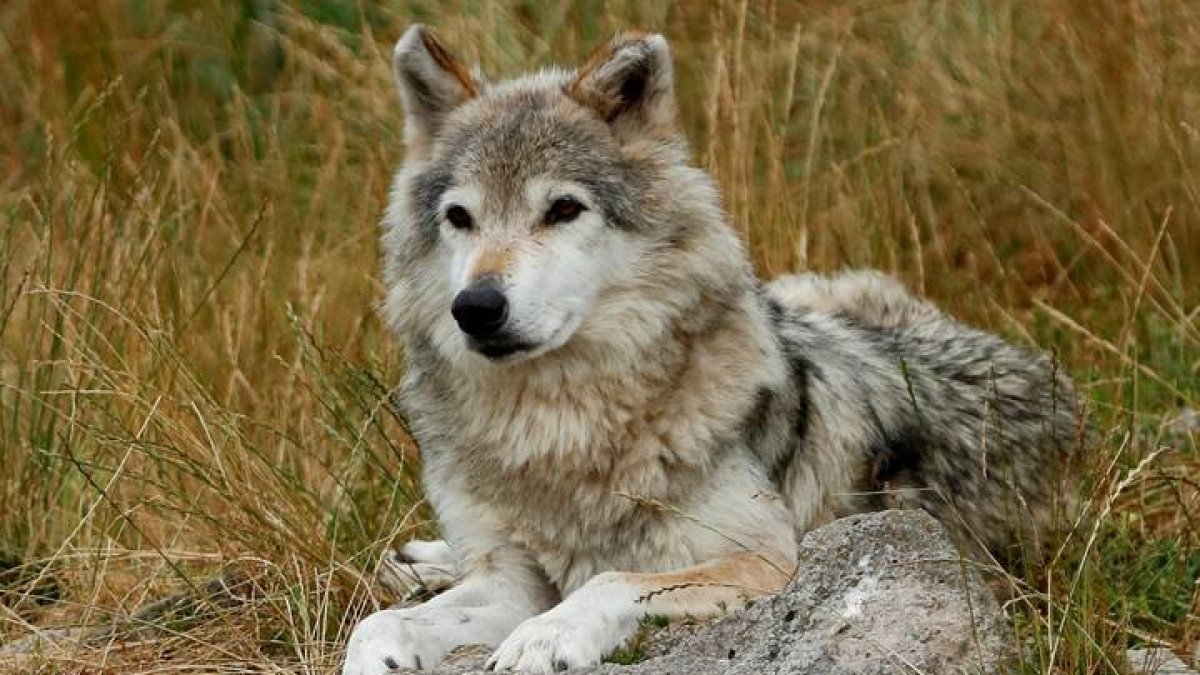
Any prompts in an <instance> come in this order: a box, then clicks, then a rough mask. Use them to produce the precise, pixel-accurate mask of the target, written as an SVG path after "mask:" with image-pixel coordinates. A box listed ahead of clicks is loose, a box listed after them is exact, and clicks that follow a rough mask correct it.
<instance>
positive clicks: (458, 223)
mask: <svg viewBox="0 0 1200 675" xmlns="http://www.w3.org/2000/svg"><path fill="white" fill-rule="evenodd" d="M446 220H448V221H450V225H452V226H453V227H454V229H456V230H469V229H471V228H472V227H474V226H475V221H473V220H471V214H470V213H467V210H466V209H464V208H463V207H461V206H451V207H450V208H448V209H446Z"/></svg>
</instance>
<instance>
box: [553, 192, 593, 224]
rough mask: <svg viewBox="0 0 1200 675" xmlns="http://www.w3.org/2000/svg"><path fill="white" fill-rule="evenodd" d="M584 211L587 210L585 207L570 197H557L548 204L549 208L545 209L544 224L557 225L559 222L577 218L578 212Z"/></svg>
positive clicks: (567, 221)
mask: <svg viewBox="0 0 1200 675" xmlns="http://www.w3.org/2000/svg"><path fill="white" fill-rule="evenodd" d="M584 211H587V207H586V206H584V205H583V204H580V203H579V202H577V201H575V200H574V199H572V198H571V197H559V198H558V199H555V200H554V203H553V204H551V205H550V210H549V211H546V224H547V225H558V224H559V223H569V222H571V221H572V220H575V219H576V218H578V217H579V214H581V213H583V212H584Z"/></svg>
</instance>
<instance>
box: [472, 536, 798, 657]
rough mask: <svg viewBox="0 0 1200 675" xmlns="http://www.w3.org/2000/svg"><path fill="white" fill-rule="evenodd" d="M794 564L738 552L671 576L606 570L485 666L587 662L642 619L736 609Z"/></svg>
mask: <svg viewBox="0 0 1200 675" xmlns="http://www.w3.org/2000/svg"><path fill="white" fill-rule="evenodd" d="M794 566H795V564H794V562H792V561H774V560H771V559H769V558H767V557H765V556H761V555H758V554H754V553H739V554H735V555H731V556H728V557H724V558H719V559H716V560H713V561H711V562H708V563H705V564H702V565H698V566H696V567H691V568H688V569H684V570H679V571H677V572H670V573H658V574H638V573H630V572H606V573H604V574H600V575H597V576H596V577H594V578H592V580H591V581H589V582H587V583H586V584H584V585H583V586H582V587H580V588H579V589H578V590H577V591H575V592H574V593H572V594H571V595H570V596H568V597H567V599H566V600H564V601H563V602H562V603H560V604H559V605H558V606H557V607H555V608H554V609H551V610H550V611H548V612H546V613H544V614H541V615H539V616H536V617H534V618H532V619H529V620H528V621H525V622H524V623H522V624H521V625H520V626H519V627H517V629H516V630H515V631H513V633H512V635H510V636H508V638H507V639H506V640H504V642H503V643H502V644H501V645H500V648H499V649H497V650H496V652H495V653H494V654H493V655H492V656H491V658H490V659H489V660H488V667H489V668H494V669H497V670H503V669H516V670H520V671H528V672H535V673H548V672H553V671H557V670H566V669H567V668H577V667H582V666H589V665H594V664H597V663H599V662H600V659H602V658H603V657H604V656H606V655H608V654H610V653H611V652H612V651H613V650H615V649H617V648H618V647H620V646H621V645H622V644H624V643H625V641H626V640H628V639H629V638H630V637H631V636H632V635H633V634H634V633H635V632H636V630H637V627H638V622H639V621H640V620H641V619H642V618H643V617H645V616H647V615H664V616H666V617H668V618H682V617H685V616H692V617H704V616H714V615H717V614H720V613H722V612H726V611H730V610H735V609H738V608H740V607H742V606H743V605H744V604H745V602H746V601H747V600H748V599H750V598H755V597H759V596H763V595H768V594H771V593H775V592H778V591H779V590H780V589H781V588H783V586H784V585H785V584H786V583H787V581H788V579H789V578H790V577H791V574H792V571H793V568H794Z"/></svg>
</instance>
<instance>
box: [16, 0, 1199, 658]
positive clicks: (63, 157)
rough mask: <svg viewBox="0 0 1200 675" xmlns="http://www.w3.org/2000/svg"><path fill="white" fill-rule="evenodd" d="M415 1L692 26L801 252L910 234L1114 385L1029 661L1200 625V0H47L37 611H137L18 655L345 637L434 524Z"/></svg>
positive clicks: (37, 314) (546, 43)
mask: <svg viewBox="0 0 1200 675" xmlns="http://www.w3.org/2000/svg"><path fill="white" fill-rule="evenodd" d="M414 20H420V21H424V22H427V23H430V24H432V25H434V26H435V27H436V28H437V29H438V30H439V32H440V34H441V35H442V36H443V38H444V39H445V41H446V42H447V43H449V44H452V45H455V46H456V47H457V48H458V49H459V51H460V53H462V54H463V55H464V57H465V58H467V59H468V60H470V61H477V62H479V63H480V64H481V65H482V66H483V68H484V69H485V71H487V72H489V73H492V74H512V73H516V72H518V71H521V70H524V69H527V68H530V67H534V66H538V65H544V64H547V63H550V62H560V63H571V62H574V61H577V60H578V59H580V58H581V57H582V56H584V55H585V54H586V53H587V51H588V50H589V49H590V48H591V47H592V46H593V45H594V44H596V43H597V42H599V41H602V40H604V39H606V38H607V37H609V36H610V35H611V34H612V33H613V32H615V31H616V30H618V29H620V28H627V27H641V28H645V29H650V30H656V31H662V32H665V33H666V34H667V35H668V37H669V38H670V39H671V44H672V48H673V50H674V52H675V56H676V60H677V72H678V78H679V87H680V98H681V101H682V104H683V110H682V113H683V117H684V122H685V125H686V127H687V131H688V132H689V135H690V137H691V138H692V139H693V141H694V143H693V145H694V155H695V157H696V161H697V162H699V163H701V164H703V165H705V166H706V167H707V168H709V169H710V170H712V171H713V173H714V174H715V175H716V177H717V178H718V180H719V181H720V183H721V187H722V189H723V194H724V197H725V206H726V208H727V210H728V211H729V213H730V215H731V216H732V219H733V222H734V223H735V225H736V227H738V228H739V230H740V231H741V232H742V233H743V234H744V235H745V237H746V239H747V241H748V245H749V249H750V251H751V252H752V255H753V257H754V260H755V262H756V264H757V265H758V267H759V269H760V271H761V272H762V273H763V274H764V275H771V274H776V273H780V272H784V271H788V270H794V269H814V270H836V269H839V268H842V267H860V266H871V267H879V268H882V269H885V270H887V271H889V272H892V273H894V274H896V275H898V276H900V277H902V278H903V279H905V280H906V281H907V282H908V283H910V284H911V285H912V286H913V287H915V288H916V289H918V290H920V291H922V292H924V293H925V294H927V295H929V296H930V297H932V298H934V299H935V300H936V301H938V302H939V303H940V304H941V305H943V306H944V307H946V308H947V309H949V310H950V311H952V312H954V313H955V314H957V315H959V316H961V317H963V318H964V319H967V320H969V321H971V322H974V323H976V324H978V325H981V326H984V327H987V328H989V329H992V330H996V331H998V332H1001V333H1003V334H1005V335H1007V336H1008V337H1010V338H1012V339H1014V340H1017V341H1019V342H1023V343H1028V344H1034V345H1037V346H1039V347H1041V348H1042V349H1045V350H1050V351H1053V352H1055V353H1057V354H1058V355H1059V356H1060V357H1061V358H1062V360H1063V362H1064V363H1065V364H1066V366H1067V367H1068V368H1069V370H1070V371H1071V372H1072V373H1073V374H1074V375H1075V376H1076V378H1077V379H1078V380H1079V381H1080V382H1081V383H1082V384H1083V385H1084V388H1085V389H1086V390H1087V392H1088V395H1089V397H1090V400H1091V401H1092V409H1093V414H1094V417H1095V419H1096V421H1097V423H1098V425H1099V427H1100V429H1101V430H1102V432H1103V436H1104V443H1103V445H1102V447H1100V448H1099V449H1098V450H1097V452H1096V454H1095V457H1094V458H1092V461H1091V462H1090V470H1091V472H1092V476H1093V477H1094V480H1093V483H1094V488H1093V490H1092V492H1091V493H1090V494H1089V495H1085V498H1086V499H1088V500H1089V503H1090V511H1091V512H1092V513H1093V514H1095V515H1098V516H1100V517H1099V519H1098V520H1097V522H1096V524H1095V525H1094V526H1089V528H1087V529H1086V530H1085V531H1082V532H1080V533H1078V536H1077V537H1076V539H1077V541H1074V542H1069V543H1068V545H1067V546H1066V547H1065V548H1064V550H1063V554H1062V555H1061V556H1059V557H1058V558H1057V559H1056V560H1055V561H1054V563H1053V564H1052V565H1051V566H1050V568H1049V569H1046V570H1012V571H1010V572H1011V574H1012V576H1011V583H1013V584H1014V585H1015V587H1016V588H1017V589H1018V593H1017V595H1016V598H1015V599H1014V600H1013V601H1012V602H1011V603H1010V604H1009V605H1008V610H1009V611H1010V613H1011V614H1012V616H1013V618H1014V622H1015V625H1016V626H1017V629H1018V631H1019V633H1020V637H1021V638H1022V641H1023V644H1024V646H1025V647H1026V657H1025V662H1024V668H1025V669H1026V670H1027V671H1028V672H1031V673H1032V672H1038V673H1058V672H1072V673H1076V672H1078V673H1105V672H1119V671H1120V670H1121V669H1122V668H1123V667H1124V665H1123V661H1122V656H1121V654H1122V652H1123V649H1124V648H1125V647H1126V646H1129V645H1132V644H1138V643H1154V644H1159V643H1161V644H1167V645H1171V646H1174V647H1177V648H1180V649H1186V648H1188V647H1189V646H1190V645H1191V644H1192V643H1193V641H1195V639H1196V637H1197V633H1198V631H1200V619H1198V615H1200V592H1198V588H1200V587H1198V586H1197V584H1196V578H1197V574H1198V573H1200V546H1198V537H1200V532H1198V530H1197V520H1196V519H1197V515H1198V513H1197V512H1198V509H1200V448H1198V447H1197V446H1198V432H1197V431H1196V429H1195V427H1194V426H1192V427H1191V428H1190V430H1189V428H1188V425H1186V424H1181V423H1175V422H1173V420H1175V419H1176V418H1177V417H1178V416H1179V415H1180V414H1181V413H1183V412H1184V411H1186V410H1188V409H1192V410H1194V409H1196V408H1197V407H1200V112H1198V111H1200V84H1198V83H1200V6H1198V5H1196V4H1195V3H1192V2H1188V1H1187V0H1156V1H1153V2H1151V1H1150V0H1145V1H1131V2H1124V1H1121V0H1089V1H1085V0H996V1H995V2H975V1H964V2H935V1H933V0H924V1H917V0H912V1H906V2H881V1H879V0H876V1H873V2H866V1H863V2H854V1H846V2H840V3H781V2H774V3H767V2H754V3H749V2H740V3H739V2H732V1H727V0H707V1H706V2H697V3H690V2H689V3H678V4H676V3H668V2H662V1H659V0H641V1H639V2H615V3H602V2H591V1H589V2H584V3H559V4H551V3H545V4H542V3H530V2H521V1H513V2H496V3H491V2H483V3H480V2H468V1H465V0H463V1H459V2H451V3H435V2H403V3H401V2H390V3H367V2H361V3H357V2H349V1H346V2H335V1H333V0H297V1H296V2H293V3H289V4H284V3H275V2H270V1H269V0H243V1H242V2H234V1H233V0H223V1H221V2H211V3H188V2H174V1H173V2H163V3H158V2H147V1H145V0H96V1H95V2H90V3H77V2H66V1H64V0H37V1H35V0H9V1H8V2H6V3H3V4H2V5H0V642H2V641H6V640H11V639H17V638H21V637H24V636H27V635H29V634H31V633H32V632H34V631H36V630H44V629H46V628H49V627H63V626H94V625H105V624H110V623H111V622H113V621H117V622H118V624H117V625H118V626H120V627H123V628H122V630H118V631H115V632H113V633H111V634H107V637H108V638H114V639H98V638H95V636H93V638H94V639H91V640H88V641H86V642H85V643H83V644H74V643H72V642H70V641H69V640H68V641H63V643H62V645H61V648H57V649H55V648H50V649H47V650H46V651H45V652H44V653H42V654H40V655H39V656H37V657H36V658H33V659H29V658H21V659H16V658H12V657H2V656H0V670H2V669H4V668H11V669H12V670H13V672H27V671H28V670H29V669H40V670H41V671H44V672H72V673H74V672H89V673H90V672H121V673H137V672H160V671H162V670H164V669H170V668H177V669H181V670H186V669H189V668H192V669H194V670H199V671H205V672H214V671H222V672H243V671H246V672H258V671H287V672H296V671H302V672H330V671H331V670H332V669H333V667H334V666H335V664H336V662H337V658H338V656H339V653H338V652H339V649H340V644H341V641H342V640H344V636H345V634H346V631H347V629H348V627H349V626H350V625H351V624H352V622H353V620H354V617H356V616H359V615H361V614H362V612H364V611H366V610H367V609H368V608H369V607H370V606H372V605H373V603H375V602H385V601H387V600H388V598H387V597H386V595H385V594H383V593H382V592H381V591H380V590H379V589H378V588H377V587H376V586H375V585H374V584H373V582H372V581H371V575H372V572H373V569H374V565H375V564H376V561H377V560H378V557H379V555H380V553H381V552H382V551H383V550H384V549H385V548H386V547H387V546H388V545H389V543H390V542H391V541H392V540H394V539H397V538H400V539H403V538H405V537H409V536H412V535H413V534H416V533H424V534H429V533H431V531H430V527H431V526H430V523H429V513H428V512H427V510H426V509H425V508H424V505H423V503H422V501H421V497H420V492H419V487H418V485H417V483H416V480H415V474H416V471H415V463H416V459H417V455H416V449H415V447H414V445H413V443H412V442H411V439H410V438H409V437H408V436H407V434H406V433H405V430H404V424H403V420H402V419H399V418H398V417H396V415H395V414H394V412H393V411H392V410H391V409H390V408H389V407H388V405H387V397H388V393H389V390H390V388H391V387H392V386H393V384H394V383H395V382H397V381H398V379H399V375H400V369H401V363H402V360H401V356H402V355H401V354H400V353H399V350H398V348H397V346H396V345H395V344H394V343H393V342H392V341H391V340H390V339H389V338H388V336H387V335H386V333H385V331H384V330H383V329H382V327H381V326H380V325H379V323H378V320H377V319H376V317H375V314H374V305H375V303H376V302H377V301H378V299H379V298H380V295H381V289H380V288H379V285H378V284H379V282H378V276H377V273H376V272H377V270H376V267H377V265H376V257H377V249H376V234H377V231H376V223H377V221H378V218H379V215H380V213H381V210H382V207H383V203H384V199H385V195H386V190H387V186H388V181H389V175H390V171H391V170H392V169H393V167H394V166H395V165H396V163H397V162H398V160H399V159H400V156H401V151H402V146H401V141H400V133H401V128H400V125H401V121H402V117H401V114H400V112H399V109H398V104H397V100H396V97H395V95H394V93H393V88H392V84H391V78H390V74H389V68H388V59H387V55H388V54H389V53H390V44H391V42H392V41H393V40H394V39H395V38H396V36H398V35H399V33H400V32H401V30H402V29H403V27H404V26H406V25H407V24H408V23H410V22H411V21H414ZM222 571H223V572H224V573H225V576H224V578H226V579H234V580H237V583H236V584H235V585H234V587H232V588H226V589H217V590H216V591H214V590H213V589H212V588H210V587H209V586H206V585H205V581H206V580H208V579H211V578H212V577H213V576H214V575H217V574H218V573H220V572H222ZM180 591H184V592H187V593H190V594H191V596H192V597H191V599H190V600H189V601H188V602H187V603H183V604H180V605H178V606H176V607H174V608H172V609H171V611H166V612H159V613H155V614H153V615H148V614H145V613H142V614H135V611H136V610H137V609H138V608H139V607H142V606H143V605H145V604H146V603H147V602H148V601H150V600H152V599H155V598H159V597H163V596H165V595H170V594H171V593H176V592H180ZM147 624H153V627H154V628H155V629H154V630H147V628H148V625H147ZM6 659H7V660H6Z"/></svg>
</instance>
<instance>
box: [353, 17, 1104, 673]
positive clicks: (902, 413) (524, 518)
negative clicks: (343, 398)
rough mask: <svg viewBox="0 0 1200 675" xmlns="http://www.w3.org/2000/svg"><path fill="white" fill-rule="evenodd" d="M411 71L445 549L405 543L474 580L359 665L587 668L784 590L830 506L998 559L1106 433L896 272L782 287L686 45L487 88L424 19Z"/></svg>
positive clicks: (393, 614)
mask: <svg viewBox="0 0 1200 675" xmlns="http://www.w3.org/2000/svg"><path fill="white" fill-rule="evenodd" d="M395 71H396V77H397V81H398V83H399V87H400V92H401V96H402V99H403V102H404V107H405V111H406V114H407V121H406V137H407V145H408V153H407V155H406V157H405V162H404V166H403V167H402V169H401V170H400V172H399V174H398V175H397V178H396V181H395V186H394V189H393V192H392V199H391V203H390V205H389V208H388V212H387V214H386V217H385V219H384V233H383V242H384V251H385V256H386V260H385V280H386V284H387V288H388V295H387V298H386V302H385V310H384V314H385V317H386V320H387V321H388V323H389V324H390V325H391V326H392V327H393V328H394V329H395V331H396V332H397V334H398V335H399V337H400V338H401V340H402V341H403V343H404V346H405V348H406V350H407V359H408V371H407V377H406V380H405V382H404V385H403V387H402V393H401V396H400V399H401V400H400V404H401V405H402V406H403V408H404V409H405V412H406V414H407V415H408V416H409V419H410V420H412V424H413V431H414V432H415V434H416V437H417V438H418V440H419V441H420V444H421V449H422V457H423V459H424V471H425V475H424V483H425V489H426V491H427V493H428V496H429V499H430V501H431V503H432V504H433V507H434V509H435V510H436V512H437V515H438V519H439V523H440V525H441V528H442V531H443V534H444V536H445V543H437V544H422V545H414V546H412V547H408V548H407V549H406V551H407V552H408V553H409V556H408V557H409V558H410V559H411V561H412V562H414V563H415V564H435V563H436V564H448V565H452V566H453V567H454V568H455V570H456V575H457V577H458V578H459V581H458V583H456V584H455V585H454V586H453V588H451V589H450V590H448V591H446V592H445V593H443V594H442V595H439V596H437V597H435V598H434V599H433V600H431V601H429V602H427V603H425V604H423V605H419V606H416V607H410V608H404V609H387V610H383V611H381V612H378V613H376V614H374V615H371V616H370V617H368V618H367V619H365V620H364V621H363V622H362V623H361V624H359V626H358V627H357V628H356V629H355V631H354V633H353V635H352V636H351V639H350V642H349V644H348V647H347V650H348V651H347V659H346V665H345V667H344V673H346V674H347V675H364V674H367V673H382V672H389V671H390V670H392V669H395V668H402V667H418V668H419V667H431V666H433V665H435V664H436V663H437V662H438V661H439V660H440V659H441V658H442V657H443V656H444V655H445V654H446V653H447V652H448V651H449V650H451V649H453V648H454V647H456V646H458V645H461V644H468V643H485V644H489V645H493V646H495V647H496V651H495V653H494V654H493V656H492V658H491V661H490V665H492V666H493V667H497V668H500V669H509V668H512V669H518V670H526V671H534V672H546V671H552V670H558V669H563V668H567V667H575V666H583V665H589V664H593V663H596V662H598V661H599V660H600V659H601V658H602V657H604V656H605V655H606V654H608V653H609V652H611V651H612V650H613V649H615V648H617V647H619V646H620V645H621V643H622V642H623V641H624V640H626V639H627V638H628V637H629V636H630V635H631V634H632V633H633V632H634V630H635V629H636V625H637V622H638V620H639V619H640V618H641V617H643V616H645V615H647V614H665V615H668V616H683V615H692V616H702V615H711V614H713V613H716V612H719V611H724V610H728V609H732V608H735V607H737V606H738V605H739V604H740V603H742V602H744V600H745V599H746V598H748V597H754V596H758V595H762V594H766V593H771V592H774V591H776V590H778V589H779V588H781V587H782V586H783V585H784V584H785V583H786V581H787V579H788V578H789V576H790V575H791V573H792V571H793V569H794V567H795V544H796V538H797V536H799V535H800V534H802V533H804V532H805V531H807V530H808V529H811V528H812V527H813V526H814V525H815V524H817V523H819V522H820V521H822V520H823V519H827V518H829V517H832V516H836V515H842V514H846V513H852V512H856V511H862V510H867V509H877V508H885V507H889V506H913V507H920V508H924V509H927V510H928V511H930V512H931V513H933V514H934V515H936V516H937V517H938V518H940V519H941V520H942V521H943V522H945V523H946V524H947V525H948V526H950V527H951V528H952V529H953V531H955V532H956V533H957V535H958V538H959V541H960V542H962V544H963V546H964V547H967V549H969V550H971V551H972V552H973V553H978V554H979V555H986V553H985V552H986V551H989V550H990V551H992V552H995V553H1003V552H1005V551H1006V550H1007V548H1008V547H1009V546H1010V545H1012V544H1013V543H1014V542H1019V541H1027V540H1028V537H1036V536H1037V535H1038V534H1039V533H1040V532H1041V531H1042V530H1044V529H1045V528H1047V527H1050V526H1052V525H1054V524H1055V523H1056V522H1059V519H1060V518H1061V515H1062V513H1061V509H1060V506H1061V504H1060V503H1059V502H1060V500H1059V499H1058V498H1059V497H1061V496H1063V495H1069V494H1070V493H1071V490H1070V485H1071V476H1072V472H1071V471H1070V468H1071V465H1072V463H1073V459H1074V458H1075V457H1076V456H1077V455H1078V452H1077V449H1078V448H1080V447H1081V445H1082V443H1081V439H1083V438H1084V437H1085V435H1086V434H1085V433H1084V431H1083V430H1084V429H1085V428H1086V425H1084V424H1083V422H1082V412H1081V409H1080V405H1079V402H1078V401H1077V398H1076V396H1075V394H1074V392H1073V389H1072V386H1071V384H1070V382H1069V381H1068V380H1067V378H1066V377H1065V376H1064V375H1063V374H1062V373H1061V372H1060V371H1059V369H1058V368H1057V366H1056V364H1055V363H1053V362H1052V361H1051V360H1050V359H1047V358H1046V357H1044V356H1039V355H1035V354H1033V353H1030V352H1029V351H1026V350H1024V349H1021V348H1018V347H1015V346H1012V345H1009V344H1007V343H1005V342H1004V341H1002V340H1000V339H999V338H996V337H993V336H991V335H988V334H986V333H983V332H980V331H977V330H974V329H971V328H969V327H966V326H964V325H962V324H960V323H958V322H956V321H954V320H953V319H951V318H949V317H947V316H945V315H944V314H942V313H941V312H940V311H938V310H937V309H936V308H934V307H933V306H932V305H930V304H928V303H926V302H924V301H921V300H918V299H916V298H914V297H912V296H911V295H909V294H908V293H907V292H906V291H905V290H904V288H903V287H902V286H901V285H900V284H899V283H897V282H896V281H894V280H892V279H890V278H888V277H885V276H882V275H880V274H877V273H873V272H854V273H847V274H843V275H841V276H837V277H833V278H822V277H816V276H792V277H784V278H781V279H778V280H776V281H774V282H772V283H770V284H767V285H765V286H764V285H762V284H761V283H760V282H759V281H758V280H757V279H756V278H755V277H754V274H753V272H752V270H751V268H750V265H749V263H748V261H747V259H746V256H745V254H744V252H743V249H742V245H741V243H740V242H739V240H738V238H737V236H736V234H735V233H734V231H733V229H732V228H730V227H729V225H728V224H727V222H726V219H725V215H724V214H723V212H722V211H721V208H720V200H719V198H718V195H717V192H716V190H715V188H714V186H713V183H712V181H711V179H710V178H709V177H708V176H707V175H706V174H705V173H704V172H703V171H702V170H700V169H697V168H695V167H693V166H691V164H690V162H689V156H688V150H687V144H686V141H685V139H684V138H683V136H682V134H681V132H680V130H679V128H678V126H677V123H676V100H675V96H674V87H673V77H672V69H671V60H670V55H669V51H668V47H667V43H666V41H665V40H664V39H663V38H662V37H660V36H645V35H624V36H619V37H618V38H617V39H615V40H614V41H613V42H612V43H611V44H609V45H606V46H605V47H604V48H602V49H600V50H599V51H597V52H596V54H595V55H594V56H593V57H592V58H591V59H590V60H589V61H588V62H587V63H585V64H584V65H582V66H581V67H580V68H578V69H576V70H573V71H567V70H557V69H551V70H545V71H542V72H539V73H536V74H534V75H531V76H527V77H524V78H520V79H516V80H511V81H505V82H499V83H490V82H485V81H483V80H482V78H481V77H480V76H478V75H477V74H474V73H472V72H470V71H468V70H467V69H466V68H464V67H463V66H462V65H461V64H460V63H459V62H458V61H457V60H455V59H454V58H453V57H452V56H451V55H450V54H449V52H448V51H447V50H446V49H445V47H443V46H442V45H441V44H440V43H438V42H437V41H436V40H435V39H434V38H433V37H432V35H431V34H430V33H429V32H428V31H427V30H425V29H423V28H421V27H414V28H412V29H410V30H409V31H408V32H407V33H406V34H405V35H404V37H403V38H401V40H400V42H399V43H398V44H397V46H396V52H395ZM1013 523H1022V524H1023V525H1022V527H1021V528H1020V529H1021V530H1023V532H1018V531H1016V530H1015V528H1014V526H1013ZM1022 534H1023V535H1024V538H1022V537H1021V536H1017V535H1022Z"/></svg>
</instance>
